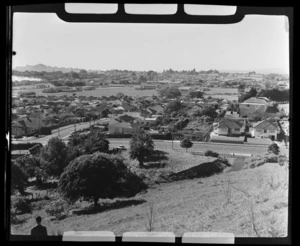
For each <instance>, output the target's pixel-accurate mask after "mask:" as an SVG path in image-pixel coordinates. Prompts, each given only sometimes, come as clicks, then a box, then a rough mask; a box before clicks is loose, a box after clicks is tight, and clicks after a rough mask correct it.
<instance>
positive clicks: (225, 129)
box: [214, 118, 247, 136]
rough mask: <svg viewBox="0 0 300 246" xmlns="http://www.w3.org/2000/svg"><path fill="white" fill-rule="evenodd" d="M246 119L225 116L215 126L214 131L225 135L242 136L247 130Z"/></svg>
mask: <svg viewBox="0 0 300 246" xmlns="http://www.w3.org/2000/svg"><path fill="white" fill-rule="evenodd" d="M246 123H247V122H246V119H241V118H238V119H231V118H223V119H222V120H221V121H220V122H219V123H218V124H217V125H215V126H214V129H215V130H214V132H215V133H216V134H218V135H225V136H234V135H236V136H240V135H241V133H242V132H245V130H246Z"/></svg>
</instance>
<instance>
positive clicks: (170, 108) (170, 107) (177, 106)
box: [165, 100, 182, 114]
mask: <svg viewBox="0 0 300 246" xmlns="http://www.w3.org/2000/svg"><path fill="white" fill-rule="evenodd" d="M181 109H182V103H181V102H180V101H177V100H176V101H171V102H169V103H168V104H167V106H166V107H165V113H167V114H171V113H172V112H178V111H180V110H181Z"/></svg>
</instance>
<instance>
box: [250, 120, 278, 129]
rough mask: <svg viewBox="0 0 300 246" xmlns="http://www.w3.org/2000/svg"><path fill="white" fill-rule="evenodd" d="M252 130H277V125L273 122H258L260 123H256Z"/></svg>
mask: <svg viewBox="0 0 300 246" xmlns="http://www.w3.org/2000/svg"><path fill="white" fill-rule="evenodd" d="M253 128H255V129H271V130H277V129H278V125H277V123H276V122H275V121H270V120H263V121H260V122H257V123H256V124H254V125H253Z"/></svg>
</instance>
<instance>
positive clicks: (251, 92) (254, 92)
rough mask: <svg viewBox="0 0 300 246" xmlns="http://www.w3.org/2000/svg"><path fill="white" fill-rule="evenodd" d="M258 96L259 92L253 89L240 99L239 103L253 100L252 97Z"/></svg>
mask: <svg viewBox="0 0 300 246" xmlns="http://www.w3.org/2000/svg"><path fill="white" fill-rule="evenodd" d="M256 95H257V90H256V89H255V88H254V87H252V88H251V89H250V90H249V91H247V92H245V93H244V94H242V95H241V96H240V97H239V102H244V101H245V100H247V99H249V98H251V97H256Z"/></svg>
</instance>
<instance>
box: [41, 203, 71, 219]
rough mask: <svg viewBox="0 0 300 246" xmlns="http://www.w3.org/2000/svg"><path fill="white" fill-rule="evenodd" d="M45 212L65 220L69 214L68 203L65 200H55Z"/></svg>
mask: <svg viewBox="0 0 300 246" xmlns="http://www.w3.org/2000/svg"><path fill="white" fill-rule="evenodd" d="M45 211H46V213H47V214H48V215H50V216H54V217H55V218H57V219H63V218H65V217H66V216H67V214H68V203H67V202H66V201H65V200H63V199H59V200H55V201H53V202H51V203H50V204H49V205H48V206H47V207H46V208H45Z"/></svg>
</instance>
